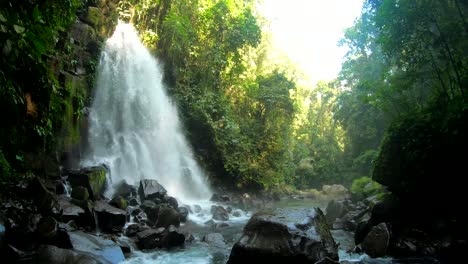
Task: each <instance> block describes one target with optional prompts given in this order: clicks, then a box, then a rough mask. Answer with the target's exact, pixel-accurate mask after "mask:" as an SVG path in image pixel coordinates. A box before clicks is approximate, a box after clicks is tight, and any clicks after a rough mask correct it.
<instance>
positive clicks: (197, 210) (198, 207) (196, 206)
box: [193, 204, 202, 214]
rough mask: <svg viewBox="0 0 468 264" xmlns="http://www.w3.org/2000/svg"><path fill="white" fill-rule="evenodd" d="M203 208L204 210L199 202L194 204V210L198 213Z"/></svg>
mask: <svg viewBox="0 0 468 264" xmlns="http://www.w3.org/2000/svg"><path fill="white" fill-rule="evenodd" d="M201 210H202V208H201V206H199V205H198V204H196V205H194V206H193V212H194V213H196V214H198V213H199V212H201Z"/></svg>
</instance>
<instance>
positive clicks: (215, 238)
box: [202, 233, 225, 246]
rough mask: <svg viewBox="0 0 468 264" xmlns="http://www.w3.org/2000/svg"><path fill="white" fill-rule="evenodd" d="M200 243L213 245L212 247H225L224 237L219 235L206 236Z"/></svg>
mask: <svg viewBox="0 0 468 264" xmlns="http://www.w3.org/2000/svg"><path fill="white" fill-rule="evenodd" d="M202 241H203V242H205V243H207V244H211V245H214V246H224V245H225V242H224V237H223V235H222V234H220V233H211V234H207V235H205V236H204V237H203V238H202Z"/></svg>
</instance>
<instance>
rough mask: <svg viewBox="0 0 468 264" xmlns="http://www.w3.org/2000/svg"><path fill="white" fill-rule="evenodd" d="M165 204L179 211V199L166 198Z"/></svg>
mask: <svg viewBox="0 0 468 264" xmlns="http://www.w3.org/2000/svg"><path fill="white" fill-rule="evenodd" d="M163 200H164V202H165V203H167V204H169V205H170V206H171V207H172V208H174V209H177V208H178V207H179V203H178V202H177V199H176V198H174V197H172V196H167V195H166V196H164V198H163Z"/></svg>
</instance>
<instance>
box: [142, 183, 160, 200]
mask: <svg viewBox="0 0 468 264" xmlns="http://www.w3.org/2000/svg"><path fill="white" fill-rule="evenodd" d="M166 193H167V191H166V189H165V188H164V187H163V186H162V185H161V184H159V182H158V181H157V180H141V181H140V186H139V188H138V194H139V195H140V199H141V200H142V201H144V200H152V199H155V198H159V199H161V198H163V197H164V195H165V194H166Z"/></svg>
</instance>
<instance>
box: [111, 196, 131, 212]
mask: <svg viewBox="0 0 468 264" xmlns="http://www.w3.org/2000/svg"><path fill="white" fill-rule="evenodd" d="M109 204H110V205H112V206H114V207H117V208H119V209H122V210H125V209H127V207H128V204H127V201H126V200H125V199H124V198H123V197H122V196H120V195H117V196H114V198H112V200H110V202H109Z"/></svg>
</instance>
